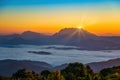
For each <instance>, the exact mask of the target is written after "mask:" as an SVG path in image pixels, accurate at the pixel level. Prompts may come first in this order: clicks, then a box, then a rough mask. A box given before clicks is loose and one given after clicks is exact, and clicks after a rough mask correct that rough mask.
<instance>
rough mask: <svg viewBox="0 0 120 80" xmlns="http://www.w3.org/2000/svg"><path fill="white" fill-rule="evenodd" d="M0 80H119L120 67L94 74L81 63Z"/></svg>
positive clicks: (27, 72) (21, 73) (21, 71)
mask: <svg viewBox="0 0 120 80" xmlns="http://www.w3.org/2000/svg"><path fill="white" fill-rule="evenodd" d="M0 80H120V66H118V67H113V68H106V69H103V70H101V71H100V73H94V72H93V70H92V69H91V68H90V67H89V66H84V65H83V64H81V63H70V64H69V65H68V66H67V67H66V68H65V69H63V70H56V71H49V70H44V71H42V72H41V73H40V74H39V73H35V72H34V71H27V70H26V69H20V70H18V71H17V72H16V73H14V74H13V75H12V76H11V77H10V78H8V77H2V76H0Z"/></svg>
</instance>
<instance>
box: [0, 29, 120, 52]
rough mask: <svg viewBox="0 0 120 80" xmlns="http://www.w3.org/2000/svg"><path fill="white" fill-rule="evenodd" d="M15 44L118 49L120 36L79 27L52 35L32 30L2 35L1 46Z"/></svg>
mask: <svg viewBox="0 0 120 80" xmlns="http://www.w3.org/2000/svg"><path fill="white" fill-rule="evenodd" d="M15 44H32V45H66V46H67V45H70V46H77V47H79V48H80V49H85V50H106V49H111V50H112V49H113V50H118V49H120V37H117V38H116V37H103V36H97V35H95V34H93V33H90V32H88V31H86V30H84V29H78V28H64V29H62V30H60V31H59V32H58V33H55V34H54V35H51V36H48V35H45V34H42V33H36V32H32V31H25V32H23V33H22V34H13V35H6V36H0V46H4V45H15Z"/></svg>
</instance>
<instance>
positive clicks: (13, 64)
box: [0, 60, 52, 76]
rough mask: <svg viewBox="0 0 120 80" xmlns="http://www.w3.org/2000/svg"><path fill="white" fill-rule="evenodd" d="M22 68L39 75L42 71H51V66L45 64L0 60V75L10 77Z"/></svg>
mask: <svg viewBox="0 0 120 80" xmlns="http://www.w3.org/2000/svg"><path fill="white" fill-rule="evenodd" d="M23 68H26V69H27V70H29V71H35V72H37V73H40V72H41V71H43V70H51V69H52V65H50V64H48V63H45V62H39V61H29V60H0V75H3V76H11V75H12V74H13V73H15V72H16V71H17V70H19V69H23Z"/></svg>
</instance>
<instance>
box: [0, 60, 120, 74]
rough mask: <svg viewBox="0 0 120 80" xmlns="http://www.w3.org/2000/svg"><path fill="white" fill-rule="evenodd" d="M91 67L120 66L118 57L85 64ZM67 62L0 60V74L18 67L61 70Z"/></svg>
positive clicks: (15, 69) (95, 69)
mask: <svg viewBox="0 0 120 80" xmlns="http://www.w3.org/2000/svg"><path fill="white" fill-rule="evenodd" d="M86 65H89V66H90V67H91V69H92V70H93V71H94V72H100V71H101V70H102V69H104V68H111V67H113V66H120V58H118V59H113V60H109V61H104V62H93V63H89V64H86ZM67 66H68V64H63V65H60V66H54V67H53V66H52V65H50V64H48V63H45V62H38V61H26V60H22V61H18V60H1V61H0V75H3V76H11V75H12V74H13V73H14V72H16V71H17V70H19V69H23V68H25V69H27V70H29V71H35V72H37V73H39V72H41V71H43V70H62V69H64V68H66V67H67Z"/></svg>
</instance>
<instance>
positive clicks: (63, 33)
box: [53, 28, 97, 45]
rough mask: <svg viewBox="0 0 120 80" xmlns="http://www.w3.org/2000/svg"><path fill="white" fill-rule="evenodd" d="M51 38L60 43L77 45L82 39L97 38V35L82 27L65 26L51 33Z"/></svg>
mask: <svg viewBox="0 0 120 80" xmlns="http://www.w3.org/2000/svg"><path fill="white" fill-rule="evenodd" d="M53 39H54V40H56V41H60V42H59V43H60V44H67V45H77V44H79V43H81V42H82V41H86V40H93V39H97V36H96V35H94V34H92V33H89V32H87V31H86V30H84V29H78V28H65V29H62V30H60V31H59V32H58V33H56V34H54V35H53Z"/></svg>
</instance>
